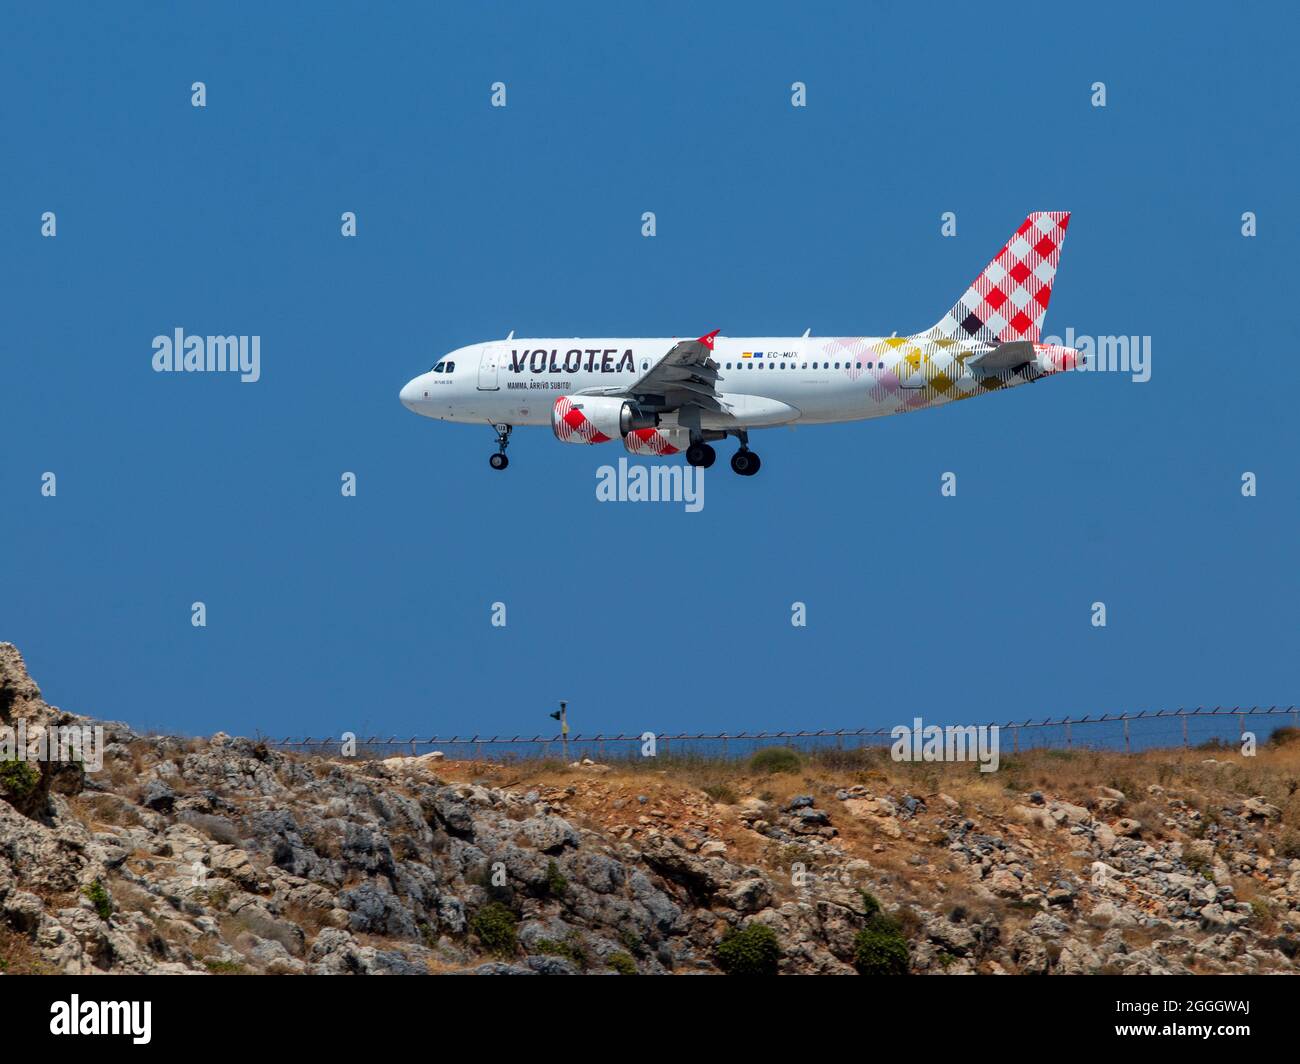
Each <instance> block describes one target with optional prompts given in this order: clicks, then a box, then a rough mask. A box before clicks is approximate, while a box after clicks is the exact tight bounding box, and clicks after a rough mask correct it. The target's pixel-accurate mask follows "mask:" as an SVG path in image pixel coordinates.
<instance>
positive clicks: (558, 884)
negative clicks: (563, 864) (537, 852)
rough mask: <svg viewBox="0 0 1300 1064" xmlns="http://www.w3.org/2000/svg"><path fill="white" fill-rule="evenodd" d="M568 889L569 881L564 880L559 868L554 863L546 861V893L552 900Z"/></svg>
mask: <svg viewBox="0 0 1300 1064" xmlns="http://www.w3.org/2000/svg"><path fill="white" fill-rule="evenodd" d="M568 889H569V881H568V880H567V879H565V878H564V873H563V872H561V871H560V866H559V865H557V864H556V863H555V862H554V861H548V862H547V864H546V893H547V894H549V895H550V896H551V897H553V898H558V897H559V896H560V895H561V894H563V893H564V892H565V891H566V890H568Z"/></svg>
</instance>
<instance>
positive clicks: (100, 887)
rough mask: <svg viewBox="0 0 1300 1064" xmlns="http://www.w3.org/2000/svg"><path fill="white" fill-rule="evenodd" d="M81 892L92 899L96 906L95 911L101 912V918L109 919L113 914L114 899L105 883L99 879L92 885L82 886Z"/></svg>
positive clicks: (91, 901) (91, 902)
mask: <svg viewBox="0 0 1300 1064" xmlns="http://www.w3.org/2000/svg"><path fill="white" fill-rule="evenodd" d="M81 893H82V894H84V895H85V896H86V897H87V898H89V899H90V904H91V905H93V906H94V907H95V912H97V913H98V914H99V918H100V919H101V920H107V919H108V918H109V917H110V916H112V915H113V899H112V898H110V897H109V895H108V891H107V890H106V889H105V888H104V884H103V883H101V882H100V881H99V880H98V879H97V880H95V882H93V883H91V884H90V886H88V887H82V888H81Z"/></svg>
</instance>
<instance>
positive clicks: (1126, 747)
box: [1124, 717, 1132, 754]
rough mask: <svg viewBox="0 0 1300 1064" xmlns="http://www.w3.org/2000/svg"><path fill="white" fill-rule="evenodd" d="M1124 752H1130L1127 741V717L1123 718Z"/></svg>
mask: <svg viewBox="0 0 1300 1064" xmlns="http://www.w3.org/2000/svg"><path fill="white" fill-rule="evenodd" d="M1124 753H1126V754H1128V753H1132V750H1131V749H1130V748H1129V742H1128V717H1125V718H1124Z"/></svg>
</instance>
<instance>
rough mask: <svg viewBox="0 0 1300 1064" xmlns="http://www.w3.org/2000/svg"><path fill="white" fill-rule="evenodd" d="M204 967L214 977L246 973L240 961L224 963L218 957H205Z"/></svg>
mask: <svg viewBox="0 0 1300 1064" xmlns="http://www.w3.org/2000/svg"><path fill="white" fill-rule="evenodd" d="M203 967H205V968H206V969H207V970H208V971H209V972H211V973H212V974H213V975H243V974H244V971H245V969H244V966H243V965H242V964H240V963H239V962H238V961H223V960H218V959H217V958H216V957H204V958H203Z"/></svg>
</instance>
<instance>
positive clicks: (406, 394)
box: [397, 377, 421, 410]
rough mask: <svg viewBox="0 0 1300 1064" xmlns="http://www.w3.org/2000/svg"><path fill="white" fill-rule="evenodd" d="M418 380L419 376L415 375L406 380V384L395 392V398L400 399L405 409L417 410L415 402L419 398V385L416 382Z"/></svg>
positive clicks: (417, 401)
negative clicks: (411, 378)
mask: <svg viewBox="0 0 1300 1064" xmlns="http://www.w3.org/2000/svg"><path fill="white" fill-rule="evenodd" d="M418 380H419V378H418V377H417V378H415V380H409V381H407V382H406V384H405V385H403V386H402V390H401V391H400V392H399V393H398V394H397V398H399V399H400V400H401V401H402V405H403V406H404V407H406V409H407V410H417V406H416V404H417V403H419V401H420V398H421V393H420V387H419V385H418V384H417V383H416V382H417V381H418Z"/></svg>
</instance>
